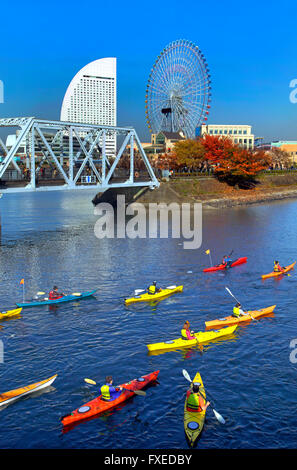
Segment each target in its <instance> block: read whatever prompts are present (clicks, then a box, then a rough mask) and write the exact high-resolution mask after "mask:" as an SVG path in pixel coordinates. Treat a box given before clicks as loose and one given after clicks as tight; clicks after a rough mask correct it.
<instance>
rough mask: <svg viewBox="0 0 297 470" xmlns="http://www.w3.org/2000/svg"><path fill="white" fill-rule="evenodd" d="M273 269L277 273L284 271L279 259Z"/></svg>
mask: <svg viewBox="0 0 297 470" xmlns="http://www.w3.org/2000/svg"><path fill="white" fill-rule="evenodd" d="M273 271H274V272H275V273H282V272H283V271H284V268H282V267H281V266H280V264H279V262H278V261H274V268H273Z"/></svg>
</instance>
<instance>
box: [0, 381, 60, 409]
mask: <svg viewBox="0 0 297 470" xmlns="http://www.w3.org/2000/svg"><path fill="white" fill-rule="evenodd" d="M57 375H58V374H56V375H53V376H52V377H50V378H49V379H46V380H42V381H41V382H36V383H34V384H31V385H27V386H26V387H21V388H16V389H15V390H10V391H9V392H5V393H0V406H4V405H8V404H10V403H12V402H13V401H16V400H18V399H19V398H23V397H24V396H25V395H29V394H30V393H34V392H38V391H39V390H42V389H44V388H46V387H49V386H50V385H51V384H52V383H53V382H54V380H55V379H56V377H57Z"/></svg>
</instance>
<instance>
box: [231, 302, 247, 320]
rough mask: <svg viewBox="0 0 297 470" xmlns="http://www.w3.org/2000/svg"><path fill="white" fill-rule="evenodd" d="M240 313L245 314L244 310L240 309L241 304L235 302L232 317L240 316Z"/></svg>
mask: <svg viewBox="0 0 297 470" xmlns="http://www.w3.org/2000/svg"><path fill="white" fill-rule="evenodd" d="M242 315H246V314H245V313H244V311H243V310H242V308H241V304H240V303H239V302H237V304H236V305H235V307H233V315H232V317H236V318H238V317H241V316H242Z"/></svg>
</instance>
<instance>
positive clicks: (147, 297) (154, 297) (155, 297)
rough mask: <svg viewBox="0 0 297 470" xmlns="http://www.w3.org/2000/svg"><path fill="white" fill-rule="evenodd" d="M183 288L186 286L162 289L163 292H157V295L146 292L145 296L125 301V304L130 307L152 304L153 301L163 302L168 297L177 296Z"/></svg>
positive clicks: (137, 296)
mask: <svg viewBox="0 0 297 470" xmlns="http://www.w3.org/2000/svg"><path fill="white" fill-rule="evenodd" d="M183 288H184V286H172V287H167V288H166V289H161V291H160V292H157V293H156V294H148V293H147V292H146V293H145V294H141V295H136V296H135V297H130V298H129V299H125V304H126V305H129V304H133V303H136V302H151V301H153V300H161V299H163V298H164V297H168V296H169V295H171V294H175V293H176V292H182V291H183Z"/></svg>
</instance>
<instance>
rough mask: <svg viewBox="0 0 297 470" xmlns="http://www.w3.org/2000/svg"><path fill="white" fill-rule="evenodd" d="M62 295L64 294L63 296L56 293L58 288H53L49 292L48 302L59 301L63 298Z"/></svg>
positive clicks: (61, 293) (60, 293)
mask: <svg viewBox="0 0 297 470" xmlns="http://www.w3.org/2000/svg"><path fill="white" fill-rule="evenodd" d="M64 295H66V294H64V293H63V292H58V287H57V286H54V287H53V289H52V290H51V291H50V293H49V295H48V298H49V299H50V300H56V299H61V298H62V297H64Z"/></svg>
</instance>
